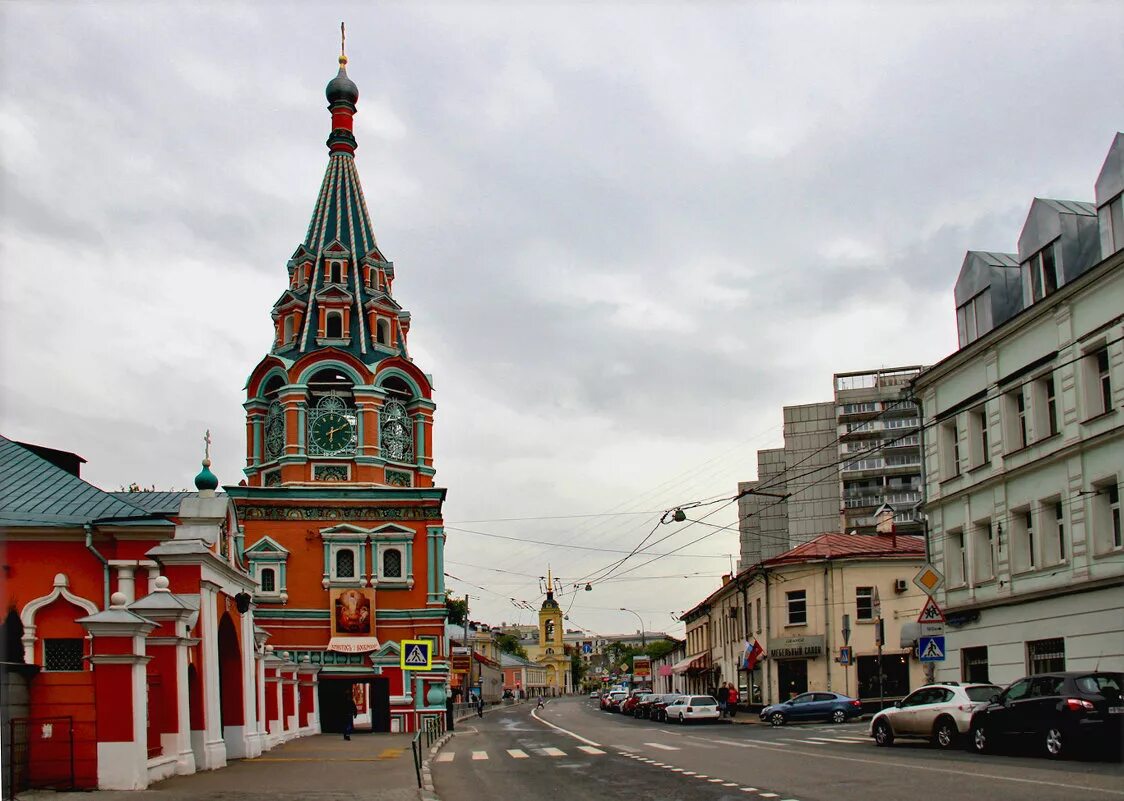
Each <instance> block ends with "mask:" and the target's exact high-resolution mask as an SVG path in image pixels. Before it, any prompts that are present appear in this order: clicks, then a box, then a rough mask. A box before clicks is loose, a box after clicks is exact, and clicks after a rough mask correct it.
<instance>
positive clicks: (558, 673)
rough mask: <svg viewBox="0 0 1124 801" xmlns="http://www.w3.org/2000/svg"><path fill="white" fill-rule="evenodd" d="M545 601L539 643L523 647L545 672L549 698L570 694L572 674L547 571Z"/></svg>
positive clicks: (560, 617)
mask: <svg viewBox="0 0 1124 801" xmlns="http://www.w3.org/2000/svg"><path fill="white" fill-rule="evenodd" d="M546 587H547V589H546V599H545V600H544V601H543V602H542V608H540V609H539V641H538V643H537V644H534V645H531V644H527V645H525V646H524V648H525V649H526V650H527V657H528V658H529V659H530V660H531V661H532V662H536V663H538V664H540V665H542V666H543V668H544V669H545V670H546V685H545V686H546V692H547V693H548V694H549V695H565V694H569V693H571V692H573V689H574V687H573V673H572V672H571V670H570V656H569V654H567V653H566V643H565V641H564V639H563V636H564V634H565V632H564V631H563V629H562V609H561V607H559V606H558V601H556V600H554V589H553V587H554V583H553V577H552V576H551V575H550V572H549V571H547V583H546Z"/></svg>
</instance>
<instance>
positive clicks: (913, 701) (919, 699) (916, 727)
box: [870, 683, 1001, 748]
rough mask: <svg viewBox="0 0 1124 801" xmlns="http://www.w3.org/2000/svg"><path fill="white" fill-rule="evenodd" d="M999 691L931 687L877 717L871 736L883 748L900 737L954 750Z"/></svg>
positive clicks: (988, 687) (974, 686)
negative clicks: (916, 739) (976, 713)
mask: <svg viewBox="0 0 1124 801" xmlns="http://www.w3.org/2000/svg"><path fill="white" fill-rule="evenodd" d="M1000 690H1001V688H999V687H997V686H995V685H994V684H962V685H961V684H954V683H950V684H928V685H926V686H924V687H920V688H918V689H916V690H914V691H913V692H911V693H910V694H909V695H907V696H906V697H905V698H903V699H902V700H901V701H898V702H895V704H894V705H893V707H891V708H889V709H883V710H882V711H881V712H878V713H877V714H875V716H874V717H873V718H872V719H871V721H870V735H871V736H872V737H873V738H874V742H876V743H877V744H878V745H882V746H887V745H893V744H894V740H895V738H897V737H924V738H926V739H929V740H932V741H933V744H934V745H936V746H938V747H940V748H952V747H953V746H955V745H956V744H958V743H959V742H960V738H961V737H962V736H965V735H967V734H968V731H969V730H970V729H971V728H972V715H973V713H975V712H976V711H977V710H979V709H983V708H984V707H985V706H987V704H988V701H990V700H991V697H992V696H993V695H995V694H997V693H999V692H1000Z"/></svg>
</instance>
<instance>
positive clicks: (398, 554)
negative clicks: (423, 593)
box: [382, 548, 402, 578]
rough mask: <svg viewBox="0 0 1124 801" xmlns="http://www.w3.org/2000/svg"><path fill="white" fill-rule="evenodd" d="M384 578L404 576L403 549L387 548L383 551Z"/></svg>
mask: <svg viewBox="0 0 1124 801" xmlns="http://www.w3.org/2000/svg"><path fill="white" fill-rule="evenodd" d="M382 575H383V578H402V551H400V550H399V549H398V548H387V549H386V550H384V551H383V553H382Z"/></svg>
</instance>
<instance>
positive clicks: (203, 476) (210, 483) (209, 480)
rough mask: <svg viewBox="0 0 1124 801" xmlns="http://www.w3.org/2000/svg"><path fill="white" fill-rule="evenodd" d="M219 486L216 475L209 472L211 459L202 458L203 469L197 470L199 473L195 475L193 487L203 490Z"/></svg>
mask: <svg viewBox="0 0 1124 801" xmlns="http://www.w3.org/2000/svg"><path fill="white" fill-rule="evenodd" d="M218 486H219V480H218V477H217V476H215V474H214V473H212V472H211V460H210V459H204V460H203V469H202V470H200V471H199V475H197V476H196V477H195V489H197V490H199V491H200V492H203V491H204V490H212V491H213V490H215V489H216V488H218Z"/></svg>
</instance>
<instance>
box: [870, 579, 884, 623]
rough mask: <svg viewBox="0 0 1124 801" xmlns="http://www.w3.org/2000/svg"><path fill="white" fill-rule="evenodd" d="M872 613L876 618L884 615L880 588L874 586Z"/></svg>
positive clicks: (871, 601)
mask: <svg viewBox="0 0 1124 801" xmlns="http://www.w3.org/2000/svg"><path fill="white" fill-rule="evenodd" d="M870 614H871V617H873V618H875V619H876V620H877V619H878V618H880V617H882V599H881V598H880V597H879V595H878V588H877V587H875V588H874V594H873V595H872V596H871V598H870Z"/></svg>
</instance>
